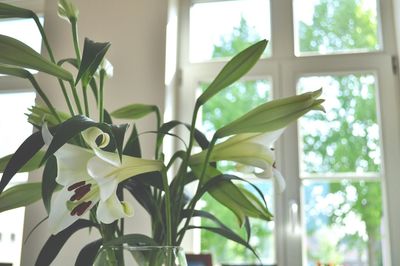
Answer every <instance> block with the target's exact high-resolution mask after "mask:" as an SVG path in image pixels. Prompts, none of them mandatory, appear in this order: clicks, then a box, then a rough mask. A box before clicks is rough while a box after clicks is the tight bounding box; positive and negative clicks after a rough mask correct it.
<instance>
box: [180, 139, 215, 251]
mask: <svg viewBox="0 0 400 266" xmlns="http://www.w3.org/2000/svg"><path fill="white" fill-rule="evenodd" d="M217 139H218V138H217V137H216V136H215V135H214V136H213V138H212V140H211V142H210V146H209V147H208V150H207V154H206V158H205V159H204V163H203V168H202V170H201V175H200V177H199V184H198V185H197V189H196V193H195V194H194V195H195V196H194V198H193V199H192V201H191V202H190V204H189V206H188V210H189V216H188V217H187V218H186V221H185V225H184V226H183V228H182V230H181V232H182V234H181V235H180V236H179V240H178V242H177V245H180V244H181V242H182V240H183V237H184V236H185V231H186V229H187V227H188V226H189V223H190V220H191V219H192V217H193V214H194V209H195V207H196V203H197V201H198V200H199V198H198V197H197V195H198V193H199V191H200V189H201V186H202V185H203V181H204V177H205V174H206V170H207V168H208V163H209V160H210V156H211V153H212V150H213V148H214V145H215V142H216V141H217Z"/></svg>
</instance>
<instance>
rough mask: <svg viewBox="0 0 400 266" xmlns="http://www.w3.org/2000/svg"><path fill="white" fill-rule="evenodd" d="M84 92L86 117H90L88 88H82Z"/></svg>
mask: <svg viewBox="0 0 400 266" xmlns="http://www.w3.org/2000/svg"><path fill="white" fill-rule="evenodd" d="M82 90H83V103H84V105H85V115H86V117H89V102H88V96H87V87H84V88H82Z"/></svg>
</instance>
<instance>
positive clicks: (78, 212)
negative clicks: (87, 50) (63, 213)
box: [71, 201, 92, 216]
mask: <svg viewBox="0 0 400 266" xmlns="http://www.w3.org/2000/svg"><path fill="white" fill-rule="evenodd" d="M91 204H92V202H91V201H86V202H82V203H81V204H79V205H78V206H76V207H75V208H74V209H73V210H72V211H71V215H72V216H74V215H75V214H76V215H78V216H82V214H84V213H85V212H86V210H87V209H88V208H89V207H90V205H91Z"/></svg>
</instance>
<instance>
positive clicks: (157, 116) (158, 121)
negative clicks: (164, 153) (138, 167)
mask: <svg viewBox="0 0 400 266" xmlns="http://www.w3.org/2000/svg"><path fill="white" fill-rule="evenodd" d="M154 112H155V114H156V119H157V137H156V154H155V159H156V160H158V158H159V157H160V148H161V144H162V142H161V134H160V127H161V113H160V110H159V109H158V107H157V106H155V107H154Z"/></svg>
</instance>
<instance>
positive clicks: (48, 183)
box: [42, 156, 57, 214]
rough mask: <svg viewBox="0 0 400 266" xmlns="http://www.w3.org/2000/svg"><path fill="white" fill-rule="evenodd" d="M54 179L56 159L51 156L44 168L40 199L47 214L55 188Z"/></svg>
mask: <svg viewBox="0 0 400 266" xmlns="http://www.w3.org/2000/svg"><path fill="white" fill-rule="evenodd" d="M56 177H57V159H56V157H55V156H51V157H50V158H49V159H48V160H47V162H46V166H45V167H44V170H43V181H42V199H43V204H44V207H45V208H46V211H47V213H48V214H49V213H50V202H51V196H52V195H53V192H54V190H55V189H56V187H57V182H56Z"/></svg>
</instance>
